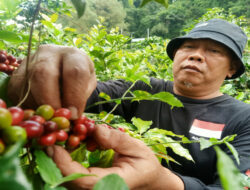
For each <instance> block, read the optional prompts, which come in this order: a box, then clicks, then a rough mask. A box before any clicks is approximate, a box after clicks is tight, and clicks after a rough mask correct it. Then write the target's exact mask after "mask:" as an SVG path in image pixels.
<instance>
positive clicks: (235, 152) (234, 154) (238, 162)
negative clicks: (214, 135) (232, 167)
mask: <svg viewBox="0 0 250 190" xmlns="http://www.w3.org/2000/svg"><path fill="white" fill-rule="evenodd" d="M225 144H226V145H227V148H228V149H229V150H230V151H231V152H232V154H233V156H234V158H235V160H236V162H237V164H238V165H239V164H240V159H239V154H238V152H237V150H236V149H235V148H234V147H233V145H231V144H230V143H229V142H225Z"/></svg>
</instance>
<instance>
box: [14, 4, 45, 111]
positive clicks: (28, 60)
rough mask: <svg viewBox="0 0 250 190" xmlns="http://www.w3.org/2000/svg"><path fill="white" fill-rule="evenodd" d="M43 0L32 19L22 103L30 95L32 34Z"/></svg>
mask: <svg viewBox="0 0 250 190" xmlns="http://www.w3.org/2000/svg"><path fill="white" fill-rule="evenodd" d="M41 2H42V0H38V3H37V6H36V10H35V14H34V16H33V20H32V24H31V27H30V35H29V42H28V51H27V59H26V67H25V78H24V85H23V87H22V91H21V96H20V98H21V99H20V101H19V102H21V103H23V102H24V101H25V99H26V98H27V97H28V94H29V90H30V89H29V88H28V91H27V92H26V93H25V89H26V88H25V87H26V84H27V81H28V68H29V63H30V52H31V46H32V36H33V31H34V25H35V21H36V17H37V15H38V13H39V10H40V4H41ZM18 105H19V106H21V104H20V103H19V104H18Z"/></svg>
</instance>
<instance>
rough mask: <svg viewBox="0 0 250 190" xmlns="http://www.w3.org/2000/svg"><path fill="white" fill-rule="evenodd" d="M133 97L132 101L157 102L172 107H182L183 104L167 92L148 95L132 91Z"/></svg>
mask: <svg viewBox="0 0 250 190" xmlns="http://www.w3.org/2000/svg"><path fill="white" fill-rule="evenodd" d="M133 95H134V96H135V98H134V99H133V101H140V100H158V101H162V102H165V103H167V104H169V105H171V106H172V107H183V104H182V103H181V101H180V100H178V99H177V98H176V97H175V96H174V95H173V94H171V93H169V92H159V93H156V94H150V93H149V92H146V91H142V90H135V91H133Z"/></svg>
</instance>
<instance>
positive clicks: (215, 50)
mask: <svg viewBox="0 0 250 190" xmlns="http://www.w3.org/2000/svg"><path fill="white" fill-rule="evenodd" d="M210 51H211V52H213V53H220V51H219V50H217V49H210Z"/></svg>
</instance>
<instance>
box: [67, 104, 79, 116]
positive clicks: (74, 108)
mask: <svg viewBox="0 0 250 190" xmlns="http://www.w3.org/2000/svg"><path fill="white" fill-rule="evenodd" d="M69 110H70V111H71V119H77V118H78V111H77V109H76V107H74V106H71V107H69Z"/></svg>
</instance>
